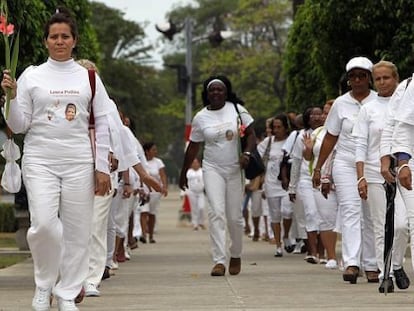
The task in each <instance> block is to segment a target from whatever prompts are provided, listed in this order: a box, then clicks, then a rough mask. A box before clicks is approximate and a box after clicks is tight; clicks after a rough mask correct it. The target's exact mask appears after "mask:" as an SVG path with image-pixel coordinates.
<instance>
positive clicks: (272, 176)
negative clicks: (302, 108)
mask: <svg viewBox="0 0 414 311" xmlns="http://www.w3.org/2000/svg"><path fill="white" fill-rule="evenodd" d="M270 127H271V129H272V134H273V135H272V136H268V137H266V138H265V139H264V140H263V141H262V142H261V143H260V144H259V145H258V146H257V150H258V151H259V153H260V155H261V156H262V157H263V155H264V154H265V151H266V148H267V146H268V145H269V141H270V142H271V143H270V152H269V159H268V161H267V166H266V174H265V180H264V185H263V189H264V193H265V195H266V199H267V202H268V206H269V217H270V223H271V227H272V231H273V235H274V239H275V242H276V251H275V255H274V256H275V257H282V256H283V251H282V236H281V231H282V229H281V223H282V219H283V224H284V227H283V229H284V236H285V238H288V236H289V231H290V226H291V224H292V214H293V207H292V204H291V202H290V201H289V196H288V193H287V191H286V190H285V189H283V187H282V182H281V181H280V180H279V179H278V176H279V173H280V162H281V161H282V159H283V150H282V147H283V145H284V144H285V142H286V138H287V137H288V134H289V124H288V118H287V116H286V115H285V114H279V115H277V116H275V117H274V118H273V120H272V123H271V126H270Z"/></svg>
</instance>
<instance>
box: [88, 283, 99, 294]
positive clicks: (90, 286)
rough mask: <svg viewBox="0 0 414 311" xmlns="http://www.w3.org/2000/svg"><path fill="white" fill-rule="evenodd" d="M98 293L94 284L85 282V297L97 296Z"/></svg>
mask: <svg viewBox="0 0 414 311" xmlns="http://www.w3.org/2000/svg"><path fill="white" fill-rule="evenodd" d="M100 295H101V293H100V292H99V290H98V289H97V288H96V285H95V284H92V283H88V284H85V296H86V297H99V296H100Z"/></svg>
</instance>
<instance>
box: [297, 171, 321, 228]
mask: <svg viewBox="0 0 414 311" xmlns="http://www.w3.org/2000/svg"><path fill="white" fill-rule="evenodd" d="M313 190H314V189H313V186H312V182H311V181H310V180H307V179H301V180H300V181H299V183H298V186H297V191H296V193H297V195H296V196H299V198H300V200H301V201H302V204H303V209H304V212H305V226H306V231H307V232H314V231H319V224H320V222H321V220H320V216H319V212H318V208H317V206H316V201H315V195H314V193H313Z"/></svg>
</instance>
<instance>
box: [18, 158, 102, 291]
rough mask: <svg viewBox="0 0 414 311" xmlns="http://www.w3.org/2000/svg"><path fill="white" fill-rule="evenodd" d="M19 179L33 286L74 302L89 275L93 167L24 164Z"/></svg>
mask: <svg viewBox="0 0 414 311" xmlns="http://www.w3.org/2000/svg"><path fill="white" fill-rule="evenodd" d="M22 174H23V180H24V184H25V186H26V190H27V197H28V201H29V211H30V220H31V225H30V228H29V230H28V232H27V241H28V244H29V247H30V250H31V252H32V257H33V263H34V279H35V283H36V286H38V287H41V288H51V287H54V289H53V293H54V295H56V296H58V297H61V298H63V299H74V298H75V297H76V296H77V295H78V294H79V292H80V290H81V288H82V283H83V281H84V280H85V278H86V276H87V274H88V260H89V254H88V253H89V252H88V249H89V248H88V246H89V245H88V244H89V236H90V232H91V224H92V221H91V220H92V213H93V198H94V190H95V189H94V188H95V182H94V167H93V164H92V163H91V164H77V165H74V164H73V163H67V164H62V165H38V164H27V165H26V164H25V163H23V164H22ZM58 277H59V280H58ZM56 282H57V284H56V285H55V283H56Z"/></svg>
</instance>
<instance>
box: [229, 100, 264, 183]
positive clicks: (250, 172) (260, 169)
mask: <svg viewBox="0 0 414 311" xmlns="http://www.w3.org/2000/svg"><path fill="white" fill-rule="evenodd" d="M234 108H235V109H236V111H237V115H238V118H239V120H240V124H242V119H241V117H240V112H239V109H238V108H237V104H234ZM240 145H241V147H242V150H244V148H245V147H246V137H242V138H240ZM264 172H265V166H264V164H263V161H262V157H261V156H260V154H259V152H258V151H257V148H256V146H255V147H254V149H253V151H251V152H250V160H249V164H248V165H247V167H246V168H245V169H244V174H245V176H246V178H247V179H254V178H255V177H257V176H259V175H261V174H263V173H264Z"/></svg>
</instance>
